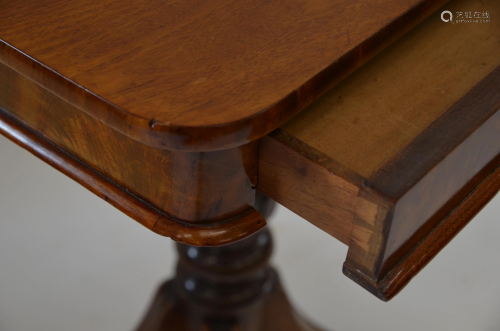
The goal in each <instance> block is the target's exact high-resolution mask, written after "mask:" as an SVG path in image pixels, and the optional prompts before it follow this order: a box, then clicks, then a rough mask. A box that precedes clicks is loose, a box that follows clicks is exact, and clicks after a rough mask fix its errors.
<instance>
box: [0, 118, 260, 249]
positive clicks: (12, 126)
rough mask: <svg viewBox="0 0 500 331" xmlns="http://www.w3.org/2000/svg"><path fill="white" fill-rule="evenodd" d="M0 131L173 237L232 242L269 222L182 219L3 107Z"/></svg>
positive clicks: (254, 215)
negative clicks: (72, 153) (19, 119)
mask: <svg viewBox="0 0 500 331" xmlns="http://www.w3.org/2000/svg"><path fill="white" fill-rule="evenodd" d="M0 133H1V134H2V135H4V136H6V137H7V138H9V139H10V140H12V141H13V142H15V143H16V144H18V145H19V146H21V147H23V148H25V149H26V150H28V151H29V152H31V153H32V154H34V155H35V156H37V157H38V158H40V159H41V160H42V161H44V162H46V163H47V164H49V165H51V166H52V167H54V168H55V169H57V170H59V171H61V172H62V173H64V174H66V175H67V176H69V177H70V178H72V179H73V180H75V181H76V182H78V183H79V184H81V185H82V186H84V187H85V188H87V189H88V190H90V191H91V192H93V193H94V194H96V195H97V196H99V197H100V198H102V199H104V200H105V201H106V202H108V203H110V204H111V205H113V206H114V207H116V208H117V209H119V210H121V211H122V212H123V213H125V214H126V215H128V216H130V217H131V218H133V219H134V220H136V221H137V222H139V223H140V224H142V225H144V226H145V227H147V228H148V229H150V230H151V231H154V232H156V233H158V234H160V235H163V236H167V237H171V238H172V239H173V240H176V241H179V242H184V243H189V244H192V245H198V246H217V245H222V244H229V243H231V242H235V241H238V240H241V239H243V238H245V237H247V236H249V235H251V234H252V233H255V232H257V231H258V230H260V229H262V228H263V227H264V226H265V224H266V222H265V220H264V218H262V216H261V215H260V214H259V212H257V211H256V210H254V209H250V210H249V211H248V212H247V213H244V214H242V215H240V217H238V218H233V219H229V220H224V221H222V222H215V223H212V224H199V223H186V222H180V221H179V220H176V219H173V218H172V217H170V216H168V215H166V214H164V213H162V212H161V211H159V210H158V209H157V208H155V207H154V206H152V205H150V204H148V203H147V202H145V201H143V200H142V199H139V198H138V197H137V196H136V195H134V194H133V193H131V192H130V191H129V190H128V189H126V188H124V187H122V186H120V185H118V184H116V183H115V182H113V181H112V180H110V179H109V178H107V177H106V176H103V175H102V174H101V173H99V172H98V171H96V170H94V169H92V168H91V167H89V166H88V165H87V164H85V163H82V162H81V161H80V160H78V159H76V158H75V157H74V156H72V155H70V154H68V153H67V152H66V151H64V150H62V149H60V148H59V147H57V146H56V145H54V144H53V143H51V142H50V141H48V140H46V139H44V138H43V137H41V136H40V135H39V134H38V133H36V132H34V131H32V130H31V129H29V128H28V127H26V126H24V125H22V124H20V123H19V122H18V121H17V120H15V119H13V118H11V117H10V116H9V115H7V114H6V113H5V112H4V111H3V110H2V109H0Z"/></svg>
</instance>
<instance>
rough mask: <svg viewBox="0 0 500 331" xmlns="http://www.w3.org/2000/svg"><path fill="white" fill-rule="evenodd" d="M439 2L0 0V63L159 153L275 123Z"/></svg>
mask: <svg viewBox="0 0 500 331" xmlns="http://www.w3.org/2000/svg"><path fill="white" fill-rule="evenodd" d="M443 3H445V0H358V1H348V0H341V1H321V0H301V1H298V2H294V3H293V4H292V3H284V2H280V1H270V2H262V1H261V2H255V1H236V2H235V1H228V0H217V1H210V2H204V1H194V2H186V3H180V2H175V1H145V0H140V1H134V2H123V1H116V0H105V1H101V2H95V1H90V0H82V1H77V2H74V1H73V2H71V1H70V2H60V1H54V0H42V1H33V0H20V1H3V2H2V3H1V7H2V11H1V12H0V62H3V63H4V64H6V65H7V66H9V67H11V68H14V69H15V70H16V71H18V72H20V73H21V74H22V75H24V76H26V77H28V78H29V79H31V80H33V81H35V82H36V83H37V84H39V85H41V86H42V87H43V88H45V89H47V90H48V91H50V92H52V93H54V94H55V95H57V96H59V97H60V98H62V99H63V100H65V101H67V102H69V103H71V104H72V105H74V106H76V107H77V108H78V109H81V110H83V111H85V112H86V113H88V114H90V115H91V116H93V117H95V118H96V119H98V120H100V121H102V122H103V123H105V124H106V125H108V126H110V127H113V128H115V129H116V130H118V131H119V132H121V133H123V134H125V135H127V136H129V137H132V138H133V139H136V140H138V141H141V142H143V143H144V144H147V145H150V146H153V147H156V148H161V149H180V150H192V151H201V150H203V151H208V150H218V149H227V148H231V147H235V146H239V145H242V144H245V143H248V142H249V141H251V140H255V139H257V138H260V137H262V136H263V135H265V134H267V133H269V132H270V131H272V130H274V129H275V128H276V127H278V126H279V125H281V124H283V123H284V122H285V121H286V120H288V119H289V118H290V117H291V116H293V115H294V114H296V113H297V112H298V111H299V110H301V109H302V108H303V107H304V106H306V105H308V104H309V103H310V102H311V101H312V100H314V99H315V98H317V97H318V96H319V95H320V94H322V93H323V92H324V91H326V90H327V89H328V88H329V87H331V86H332V85H333V84H334V83H336V82H338V81H339V80H340V79H341V78H342V77H344V76H345V75H347V74H348V73H350V72H351V71H352V70H353V69H355V68H356V67H358V66H359V65H360V64H362V63H364V62H365V61H366V60H367V59H369V58H370V57H371V56H373V55H374V54H376V53H377V52H378V51H379V50H381V49H382V48H384V47H385V46H386V45H387V44H389V43H391V42H392V41H393V40H394V39H396V38H397V37H399V36H401V35H402V34H403V33H404V32H406V31H407V30H408V29H410V28H411V27H412V26H414V25H415V24H416V23H418V22H420V21H421V20H422V19H423V18H425V17H426V16H427V15H429V14H430V13H431V12H432V11H434V10H435V9H436V8H437V7H438V6H439V5H441V4H443Z"/></svg>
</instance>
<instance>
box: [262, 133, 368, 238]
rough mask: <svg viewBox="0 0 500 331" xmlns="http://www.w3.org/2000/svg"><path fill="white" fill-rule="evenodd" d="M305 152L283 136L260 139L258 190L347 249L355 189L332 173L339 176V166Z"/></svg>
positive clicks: (354, 186) (353, 177)
mask: <svg viewBox="0 0 500 331" xmlns="http://www.w3.org/2000/svg"><path fill="white" fill-rule="evenodd" d="M290 146H292V147H290ZM302 147H303V148H302ZM309 151H310V149H309V148H307V145H306V146H301V144H300V142H299V141H296V140H294V138H293V137H291V136H289V135H287V134H286V133H284V132H280V131H278V132H274V133H273V134H271V135H270V136H268V137H264V138H262V139H261V141H260V153H259V157H260V159H259V185H258V189H259V191H260V192H262V193H264V194H265V195H268V196H270V197H272V198H273V200H275V201H277V202H278V203H280V204H282V205H283V206H286V207H287V208H289V209H290V210H291V211H293V212H295V213H297V214H298V215H303V216H304V217H306V218H307V220H308V221H309V222H311V223H312V224H314V225H315V226H317V227H318V228H320V229H321V230H323V231H325V232H327V233H328V234H330V235H331V236H333V237H335V238H337V239H338V240H340V241H341V242H343V243H344V244H346V245H349V242H350V240H351V223H352V220H353V218H354V215H355V209H356V203H357V196H358V193H359V188H358V187H357V186H356V185H354V184H352V183H351V182H349V181H348V180H346V179H344V178H343V177H341V176H338V175H335V174H333V173H332V172H334V171H339V172H342V170H343V169H342V167H341V166H340V165H338V164H336V163H335V162H331V161H330V162H329V161H328V158H326V157H324V156H322V155H321V154H319V153H317V154H311V153H309ZM311 160H312V162H311ZM343 174H344V175H345V176H344V177H346V176H348V174H347V170H345V171H344V172H343ZM351 179H353V180H355V181H356V180H358V177H356V175H355V174H352V176H351Z"/></svg>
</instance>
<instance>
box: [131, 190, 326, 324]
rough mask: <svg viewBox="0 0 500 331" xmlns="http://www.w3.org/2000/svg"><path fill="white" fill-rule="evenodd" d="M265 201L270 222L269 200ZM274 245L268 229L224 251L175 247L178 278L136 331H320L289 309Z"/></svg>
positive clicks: (158, 296) (161, 293) (161, 292)
mask: <svg viewBox="0 0 500 331" xmlns="http://www.w3.org/2000/svg"><path fill="white" fill-rule="evenodd" d="M266 200H267V201H266ZM261 202H263V204H264V205H263V204H261V205H260V206H256V207H257V209H258V210H259V211H260V212H261V213H262V214H263V215H264V217H265V218H266V219H268V217H269V215H270V213H271V211H272V207H271V208H269V206H267V207H266V206H265V205H266V204H268V202H269V199H267V198H264V199H261ZM259 207H260V208H259ZM263 209H264V210H263ZM265 209H267V211H266V210H265ZM272 246H273V244H272V237H271V234H270V232H269V229H267V228H266V229H263V230H261V231H259V232H258V233H256V234H254V235H252V236H250V237H248V238H246V239H243V240H241V241H239V242H237V243H233V244H230V245H225V246H221V247H194V246H189V245H184V244H177V250H178V252H179V262H178V264H177V269H176V276H175V279H174V280H172V281H169V282H166V283H165V284H163V285H162V286H161V288H160V289H159V290H158V293H157V294H156V297H155V298H154V300H153V303H152V305H151V306H150V308H149V310H148V312H147V314H146V316H145V317H144V319H143V321H142V322H141V323H140V326H139V327H138V329H137V331H163V330H176V331H198V330H207V331H209V330H213V331H257V330H259V331H313V330H319V329H317V328H315V327H314V326H312V325H311V324H310V323H308V322H306V321H304V320H303V319H301V318H300V317H299V316H298V315H297V314H296V313H295V312H294V310H293V308H292V306H291V305H290V303H289V301H288V299H287V297H286V295H285V293H284V291H283V288H282V286H281V284H280V281H279V278H278V276H277V274H276V271H274V269H273V268H271V267H270V266H269V264H268V261H269V258H270V256H271V252H272Z"/></svg>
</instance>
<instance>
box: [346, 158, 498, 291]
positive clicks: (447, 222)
mask: <svg viewBox="0 0 500 331" xmlns="http://www.w3.org/2000/svg"><path fill="white" fill-rule="evenodd" d="M499 191H500V168H497V169H496V170H495V171H494V172H493V173H492V174H490V175H489V176H488V177H487V178H486V179H485V180H484V181H483V182H482V183H481V184H480V185H479V186H478V187H477V188H476V189H474V190H473V191H472V193H471V194H470V196H468V197H467V198H466V199H464V200H463V201H462V202H461V203H460V204H459V205H458V206H457V207H456V208H455V209H454V210H453V211H452V212H451V214H450V215H448V216H447V217H446V218H445V219H444V220H443V221H442V222H441V223H439V224H438V225H437V226H436V227H435V228H434V229H433V230H432V231H431V232H430V233H429V234H428V235H427V236H426V237H425V239H424V240H423V241H422V242H421V243H420V244H419V245H415V247H414V249H413V250H412V251H411V252H410V253H409V254H408V256H406V257H405V258H404V259H403V260H402V261H401V263H399V264H398V265H396V266H395V267H394V268H393V269H392V270H391V271H390V272H389V273H388V274H387V275H386V276H385V277H383V278H382V279H381V280H380V281H379V282H378V283H375V282H373V281H372V280H371V279H369V278H367V277H363V275H360V274H359V273H358V272H357V271H356V270H353V268H352V266H350V265H349V264H348V263H345V264H344V268H343V272H344V274H346V275H347V276H348V277H350V278H352V279H353V280H354V281H356V282H358V283H360V284H361V285H362V286H363V287H365V288H366V289H368V290H369V291H370V292H372V293H373V294H375V295H376V296H378V297H380V298H382V299H383V300H389V299H390V298H392V297H394V296H395V295H396V294H398V293H399V292H400V291H401V290H402V289H403V288H404V287H405V286H406V285H407V284H408V282H409V281H410V280H411V279H412V278H413V277H415V276H416V275H417V274H418V273H419V272H420V271H421V270H422V269H423V268H424V267H425V266H426V265H427V264H428V263H429V262H430V261H431V260H432V259H433V258H434V257H435V256H436V255H437V254H438V253H439V252H440V251H441V250H442V249H443V248H444V247H445V246H446V245H447V244H448V243H449V242H450V241H451V240H452V239H453V238H454V237H455V236H456V235H457V234H458V233H459V232H460V231H461V230H462V229H463V228H464V227H465V226H466V225H467V224H468V223H469V222H470V221H471V220H472V219H473V218H474V216H476V214H477V213H478V212H479V211H480V210H481V209H482V208H483V207H484V206H485V205H486V204H487V203H488V202H489V201H490V200H491V199H493V197H495V195H496V194H498V192H499Z"/></svg>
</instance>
